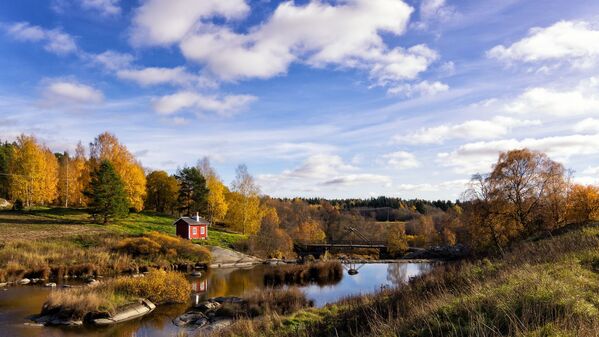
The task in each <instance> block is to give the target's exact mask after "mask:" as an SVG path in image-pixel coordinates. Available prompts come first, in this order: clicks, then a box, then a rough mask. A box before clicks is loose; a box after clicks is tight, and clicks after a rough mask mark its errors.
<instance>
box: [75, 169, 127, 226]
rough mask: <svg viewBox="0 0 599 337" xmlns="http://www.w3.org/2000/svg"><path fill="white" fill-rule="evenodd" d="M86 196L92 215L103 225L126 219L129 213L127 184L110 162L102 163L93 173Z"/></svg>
mask: <svg viewBox="0 0 599 337" xmlns="http://www.w3.org/2000/svg"><path fill="white" fill-rule="evenodd" d="M85 194H86V196H87V197H88V198H89V199H90V205H89V208H90V213H91V214H92V216H93V217H94V219H96V220H100V221H101V223H103V224H106V223H108V222H109V221H111V220H114V219H118V218H121V217H124V216H126V215H127V213H128V211H129V201H128V197H127V193H126V192H125V184H124V183H123V181H122V179H121V178H120V176H119V175H118V173H117V172H116V170H115V168H114V166H113V165H112V163H111V162H110V161H108V160H103V161H102V162H100V165H99V166H98V168H97V169H96V170H94V171H93V172H92V175H91V181H90V186H89V188H88V190H86V192H85Z"/></svg>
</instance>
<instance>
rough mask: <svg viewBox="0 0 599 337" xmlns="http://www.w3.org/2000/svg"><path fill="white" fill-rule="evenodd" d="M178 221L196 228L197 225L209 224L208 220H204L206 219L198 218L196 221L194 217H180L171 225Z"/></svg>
mask: <svg viewBox="0 0 599 337" xmlns="http://www.w3.org/2000/svg"><path fill="white" fill-rule="evenodd" d="M179 221H183V222H185V223H186V224H187V225H196V226H197V225H208V224H210V223H209V222H208V220H206V219H204V218H202V217H199V221H197V220H196V218H195V217H189V216H183V217H180V218H179V219H177V221H175V222H174V223H173V225H174V224H176V223H177V222H179Z"/></svg>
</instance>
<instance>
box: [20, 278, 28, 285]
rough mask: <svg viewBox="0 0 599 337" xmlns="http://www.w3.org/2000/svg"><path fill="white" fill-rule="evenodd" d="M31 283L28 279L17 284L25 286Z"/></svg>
mask: <svg viewBox="0 0 599 337" xmlns="http://www.w3.org/2000/svg"><path fill="white" fill-rule="evenodd" d="M29 283H31V280H30V279H28V278H24V279H20V280H19V282H17V284H20V285H25V284H29Z"/></svg>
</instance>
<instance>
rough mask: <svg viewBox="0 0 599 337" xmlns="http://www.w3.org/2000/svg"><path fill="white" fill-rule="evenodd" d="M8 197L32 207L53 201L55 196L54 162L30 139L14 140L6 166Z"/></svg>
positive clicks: (49, 155)
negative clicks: (7, 172)
mask: <svg viewBox="0 0 599 337" xmlns="http://www.w3.org/2000/svg"><path fill="white" fill-rule="evenodd" d="M9 174H10V180H9V183H10V194H11V196H12V198H13V199H15V200H16V199H20V200H23V201H25V205H26V206H27V207H29V206H31V205H33V204H47V203H50V202H52V201H54V200H55V199H56V197H57V193H58V161H57V160H56V157H55V156H54V154H53V153H52V151H50V150H49V149H48V148H47V147H45V146H42V145H40V144H39V143H38V142H37V140H36V139H35V138H34V137H30V136H25V135H21V136H19V137H18V138H17V142H16V145H15V147H14V151H13V153H12V157H11V160H10V163H9Z"/></svg>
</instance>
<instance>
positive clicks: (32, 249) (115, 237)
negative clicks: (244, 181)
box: [0, 207, 234, 281]
mask: <svg viewBox="0 0 599 337" xmlns="http://www.w3.org/2000/svg"><path fill="white" fill-rule="evenodd" d="M174 220H175V217H173V216H168V215H164V214H159V213H155V212H148V211H144V212H140V213H131V214H129V215H128V216H127V217H126V218H124V219H119V220H118V221H115V222H114V223H111V224H109V225H98V224H94V223H92V221H91V218H90V216H89V214H88V213H87V211H86V210H85V209H75V208H48V207H36V208H34V209H31V210H27V211H25V212H14V211H0V281H1V280H15V279H18V278H19V277H23V276H28V277H38V276H36V275H43V276H44V277H47V276H48V275H66V274H68V275H78V276H79V275H88V274H95V273H100V274H106V275H108V274H118V273H121V272H126V271H129V270H135V269H136V268H137V267H146V266H149V267H156V266H169V265H172V264H173V263H180V264H185V263H190V264H193V263H200V262H207V260H209V258H208V259H205V258H204V256H203V255H202V256H200V255H197V254H195V253H193V252H192V254H191V256H187V255H189V254H187V255H185V254H183V252H184V251H190V250H189V249H187V250H184V251H183V250H182V251H181V252H178V253H177V254H175V255H176V256H174V255H173V256H170V255H169V254H162V253H161V254H158V255H159V256H158V257H156V256H151V257H150V258H149V257H147V256H134V257H132V256H130V255H129V254H125V253H123V252H118V251H115V247H116V246H117V245H118V243H119V242H121V241H122V240H123V239H126V238H130V237H133V236H140V235H142V234H145V235H148V234H149V233H152V232H158V233H164V234H168V235H170V236H171V237H172V238H173V239H175V238H174V234H175V227H174V226H173V222H174ZM229 240H230V241H231V242H233V241H234V240H232V239H229ZM180 241H184V242H185V243H187V244H189V241H186V240H180ZM190 246H193V245H190ZM194 247H197V246H194ZM197 248H199V247H197ZM179 253H181V254H183V255H185V256H181V254H179ZM171 255H172V254H171ZM196 255H197V256H196Z"/></svg>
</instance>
